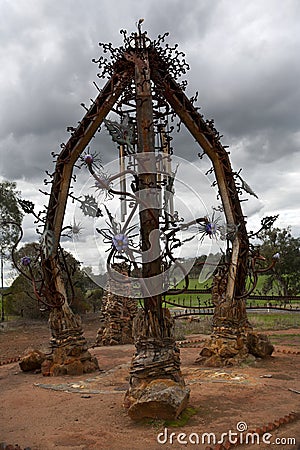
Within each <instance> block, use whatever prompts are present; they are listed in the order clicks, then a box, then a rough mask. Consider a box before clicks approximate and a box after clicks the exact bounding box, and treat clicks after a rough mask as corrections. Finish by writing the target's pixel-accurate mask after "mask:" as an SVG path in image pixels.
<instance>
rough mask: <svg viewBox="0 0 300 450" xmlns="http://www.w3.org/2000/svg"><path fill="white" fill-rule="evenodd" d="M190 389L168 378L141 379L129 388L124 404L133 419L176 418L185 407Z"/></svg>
mask: <svg viewBox="0 0 300 450" xmlns="http://www.w3.org/2000/svg"><path fill="white" fill-rule="evenodd" d="M189 396H190V389H189V388H187V387H185V386H184V385H183V384H180V383H177V382H175V381H173V380H168V379H155V380H152V381H150V382H147V381H142V382H141V383H140V385H139V386H138V387H135V388H130V389H129V390H128V391H127V393H126V396H125V401H124V406H125V408H127V410H128V415H129V417H130V418H131V419H133V420H141V419H142V418H152V419H164V420H171V419H176V418H177V417H178V416H179V414H180V413H181V412H182V411H183V410H184V409H185V408H186V407H187V404H188V401H189Z"/></svg>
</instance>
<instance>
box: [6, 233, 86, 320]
mask: <svg viewBox="0 0 300 450" xmlns="http://www.w3.org/2000/svg"><path fill="white" fill-rule="evenodd" d="M39 252H40V245H39V244H38V243H37V242H32V243H28V244H25V245H24V246H23V247H22V248H20V249H19V250H18V251H17V252H16V253H15V255H14V259H15V261H16V263H17V265H18V266H19V267H20V266H21V260H22V258H23V259H24V258H25V257H27V258H29V259H30V261H31V263H30V270H31V272H32V275H33V277H34V279H35V280H36V283H37V286H38V285H39V283H40V281H39V280H41V279H42V277H41V270H40V269H41V268H40V262H39V258H38V256H39ZM60 265H61V267H62V268H64V270H63V279H64V281H65V283H66V286H67V294H68V301H69V303H70V306H71V308H72V310H73V312H74V313H78V314H82V313H85V312H86V311H87V310H88V309H89V307H90V306H89V303H88V301H87V300H86V298H85V293H86V290H87V286H88V287H89V286H90V280H89V278H88V277H87V276H86V274H85V272H84V271H83V270H81V269H80V263H79V261H77V260H76V259H75V258H74V256H73V255H72V254H71V253H69V252H67V251H65V250H62V252H61V253H60ZM22 271H23V272H24V273H27V272H28V276H29V271H27V270H26V269H25V270H24V268H23V269H22ZM9 297H10V298H9V305H7V308H8V309H7V311H8V312H9V313H10V314H17V315H24V317H28V318H32V319H35V318H41V317H43V315H41V313H40V310H41V309H42V310H43V309H44V308H43V305H42V304H38V302H37V299H36V297H35V295H34V290H33V286H32V283H31V281H30V280H28V279H27V278H26V277H25V276H24V275H23V274H20V275H19V276H18V277H17V278H16V280H15V281H14V283H13V285H12V287H11V289H10V296H9Z"/></svg>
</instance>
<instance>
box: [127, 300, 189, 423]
mask: <svg viewBox="0 0 300 450" xmlns="http://www.w3.org/2000/svg"><path fill="white" fill-rule="evenodd" d="M133 334H134V336H135V347H136V352H135V354H134V355H133V358H132V361H131V367H130V380H129V385H130V386H129V389H128V391H127V393H126V395H125V403H124V406H125V407H126V408H127V409H128V414H129V416H130V417H131V418H132V419H134V420H141V419H143V418H153V419H164V420H166V419H175V418H177V417H178V415H179V414H180V413H181V411H183V410H184V409H185V408H186V406H187V403H188V400H189V395H190V390H189V389H188V388H187V387H186V386H185V383H184V379H183V377H182V374H181V372H180V353H179V349H178V348H177V347H176V342H175V338H174V319H172V317H171V315H170V312H169V310H167V309H163V310H162V313H161V318H160V319H158V316H157V315H156V314H155V313H153V312H150V311H147V313H145V312H144V311H142V310H141V311H139V312H138V314H137V316H136V317H135V319H134V323H133Z"/></svg>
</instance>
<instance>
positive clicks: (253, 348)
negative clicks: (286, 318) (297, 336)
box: [247, 332, 274, 358]
mask: <svg viewBox="0 0 300 450" xmlns="http://www.w3.org/2000/svg"><path fill="white" fill-rule="evenodd" d="M247 346H248V349H249V353H251V355H254V356H256V357H258V358H266V357H267V356H271V355H272V353H273V351H274V346H273V345H272V344H271V342H270V341H269V339H268V336H265V335H264V334H259V333H254V332H249V333H248V334H247Z"/></svg>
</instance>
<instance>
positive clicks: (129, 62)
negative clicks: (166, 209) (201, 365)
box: [39, 22, 268, 418]
mask: <svg viewBox="0 0 300 450" xmlns="http://www.w3.org/2000/svg"><path fill="white" fill-rule="evenodd" d="M123 35H124V46H123V47H120V48H117V49H115V48H113V47H112V45H111V44H102V47H103V49H104V52H105V53H107V52H109V53H110V55H111V59H110V61H107V60H105V59H104V58H103V57H100V59H99V60H98V61H96V62H98V64H99V67H100V68H101V69H102V75H103V76H108V78H109V79H108V82H107V83H106V84H105V86H104V87H103V89H101V90H99V95H98V96H97V98H96V99H95V100H94V101H93V103H92V105H91V107H90V108H89V109H87V112H86V114H85V116H84V117H83V119H82V121H81V122H80V123H79V125H78V127H77V128H74V129H72V130H71V137H70V139H69V141H68V142H67V144H66V145H64V146H63V148H62V151H61V152H60V154H59V155H58V157H57V161H56V167H55V172H54V175H53V178H52V181H51V182H52V188H51V193H50V198H49V205H48V209H47V215H46V220H45V226H44V233H43V237H42V241H43V253H42V268H43V276H44V281H43V283H42V286H41V290H40V293H39V295H40V296H44V297H45V298H47V303H48V304H50V305H51V312H50V328H51V332H52V340H51V345H52V355H51V357H50V358H49V360H48V368H47V370H48V371H49V373H52V374H53V373H64V371H66V370H67V369H66V367H67V366H68V360H70V357H72V358H73V359H72V361H74V360H76V358H77V361H78V363H80V364H82V370H83V372H88V371H91V370H93V369H96V368H97V363H96V361H95V360H94V359H93V358H92V357H91V355H90V354H89V352H88V351H87V345H86V340H85V338H84V337H83V332H82V328H81V325H80V321H79V320H78V319H77V318H76V317H75V316H74V314H73V313H72V311H71V309H70V308H69V306H68V299H67V294H66V289H65V286H64V282H63V278H62V274H61V268H60V263H59V258H58V253H59V242H60V237H61V232H62V229H63V220H64V214H65V208H66V204H67V200H68V196H69V189H70V183H71V180H72V176H73V168H74V165H75V163H76V161H77V160H78V159H79V158H83V160H84V162H85V163H86V165H87V166H88V168H89V170H90V172H91V174H92V175H93V176H95V177H96V180H98V183H100V184H101V183H102V187H103V188H106V189H107V190H108V192H112V193H113V194H115V195H119V194H120V193H119V192H114V189H112V188H111V186H110V185H109V183H106V182H105V181H103V180H101V179H99V178H97V174H96V172H95V168H94V165H93V164H94V161H93V157H92V155H90V154H86V155H85V157H82V156H81V155H82V153H83V151H84V150H85V148H86V147H87V145H88V144H89V142H90V141H91V139H92V138H93V136H94V135H95V133H96V132H97V131H98V130H99V127H100V125H101V124H102V122H103V121H104V120H105V118H106V116H107V115H108V113H109V112H110V111H111V110H112V109H114V110H115V111H117V112H119V114H120V116H121V119H122V120H123V121H124V118H126V114H127V113H126V109H124V107H125V106H126V107H127V111H128V105H130V107H131V108H132V105H133V111H134V112H133V113H131V117H132V120H133V125H132V128H130V127H128V124H126V126H124V127H123V129H121V132H122V130H123V131H124V134H123V136H119V138H115V139H116V142H117V143H118V144H119V148H120V150H122V151H123V152H124V153H125V154H127V155H129V154H133V155H134V158H135V163H136V165H137V166H138V170H137V171H132V170H131V171H130V170H129V169H127V172H128V173H129V172H130V173H131V174H132V175H133V177H134V183H133V184H134V198H135V199H137V200H136V201H137V205H138V208H139V220H140V231H141V234H140V241H141V254H142V255H143V257H142V261H141V264H140V266H139V269H138V268H136V270H137V272H138V273H139V277H140V278H141V279H142V280H143V283H142V288H141V289H142V291H141V292H142V293H143V308H142V309H140V311H139V313H138V314H137V316H136V318H135V321H134V326H133V333H134V339H135V345H136V353H135V355H134V356H133V359H132V363H131V369H130V386H129V389H128V391H127V393H126V397H125V406H126V407H127V408H128V412H129V415H130V416H131V417H132V418H141V417H143V416H145V417H149V416H150V417H161V418H170V417H176V416H177V415H178V414H179V413H180V412H181V411H182V410H183V409H184V408H185V406H186V405H187V402H188V398H189V389H187V388H186V387H185V383H184V380H183V378H182V375H181V372H180V357H179V350H178V349H177V347H176V343H175V339H174V321H173V320H172V318H171V317H170V314H169V311H168V309H164V308H163V307H162V295H161V294H162V292H164V286H163V282H162V279H163V278H162V275H163V274H164V271H165V266H164V264H165V262H164V261H163V259H162V255H161V249H160V239H159V230H160V228H161V227H162V223H163V226H164V227H165V230H168V229H169V234H168V236H169V238H170V239H172V238H173V237H174V234H175V232H176V230H180V226H179V225H178V224H176V219H175V218H174V216H172V214H170V213H168V214H165V215H164V217H163V220H162V219H161V213H160V208H159V206H157V204H156V203H155V202H156V200H155V199H156V197H155V195H153V192H157V191H158V190H160V189H161V188H162V183H161V179H162V178H161V177H162V176H165V175H166V176H169V175H170V174H167V173H165V172H163V171H162V172H161V173H159V171H157V169H156V168H155V169H153V167H154V166H156V164H157V161H158V159H159V158H157V155H158V153H157V148H156V144H155V139H156V136H157V135H160V142H161V144H160V145H161V148H160V151H161V153H164V152H165V156H166V157H167V158H168V157H169V156H170V146H169V145H168V143H169V135H168V132H167V131H166V123H167V118H168V116H169V115H170V114H174V115H176V116H178V117H179V119H180V120H181V122H182V123H183V124H184V125H185V126H186V127H187V129H188V130H189V132H190V133H191V134H192V136H193V137H194V138H195V140H196V141H197V143H198V144H199V146H200V147H201V148H202V150H203V152H204V153H205V154H206V155H207V156H208V157H209V159H210V160H211V162H212V165H213V172H214V175H215V178H216V182H217V186H218V190H219V196H220V199H221V203H222V208H223V211H224V215H225V217H226V226H227V229H228V230H230V233H227V234H226V240H227V253H226V258H225V261H224V264H223V265H222V267H221V268H220V270H219V272H218V273H217V275H216V277H215V282H214V291H213V292H214V294H213V295H214V302H215V306H216V313H215V316H214V322H213V325H214V329H213V335H212V341H211V344H210V346H209V348H207V349H206V350H205V351H204V352H203V354H202V357H203V358H205V357H207V358H210V359H214V358H215V359H217V361H218V363H219V364H226V363H228V361H229V360H230V361H229V363H230V362H231V363H232V362H233V361H236V362H238V361H239V360H241V359H242V358H244V357H245V356H246V355H247V354H249V352H250V351H251V350H250V347H249V338H247V336H248V335H249V332H250V331H251V326H250V324H249V322H248V320H247V315H246V308H245V296H246V277H247V273H248V268H249V259H251V252H250V246H249V240H248V235H247V231H246V224H245V218H244V215H243V212H242V209H241V205H240V200H239V189H240V188H239V187H238V186H237V183H236V180H237V174H235V173H234V172H233V170H232V168H231V164H230V160H229V156H228V152H227V151H226V150H225V148H224V147H223V146H222V144H221V143H220V136H219V133H218V132H217V130H216V129H215V128H214V125H213V122H212V121H205V120H204V119H203V116H202V115H201V114H199V112H198V110H197V108H196V107H195V106H194V104H193V101H192V100H190V99H188V98H187V96H186V95H185V93H184V85H182V84H179V82H178V81H177V80H178V78H179V77H180V76H181V75H182V73H185V72H186V70H187V68H188V66H187V64H186V63H185V61H184V59H183V57H182V53H180V52H178V51H177V46H175V47H174V48H171V47H169V46H168V44H164V40H165V37H166V35H164V36H159V38H158V40H157V41H151V40H150V39H149V38H148V37H147V34H146V33H145V32H142V31H141V22H140V23H139V25H138V32H137V33H133V34H132V35H130V36H129V37H128V36H127V34H126V33H125V32H123ZM122 108H123V109H122ZM108 126H109V122H108ZM119 131H120V130H119ZM130 134H131V135H130ZM112 135H113V134H112ZM121 138H122V139H121ZM165 149H167V150H166V151H165ZM160 156H161V154H160ZM124 170H125V172H126V168H125V169H124ZM127 172H126V173H127ZM169 180H170V177H169ZM123 194H124V193H123ZM131 197H133V194H131ZM86 201H89V202H90V204H89V207H90V208H94V213H95V215H97V213H99V211H98V210H97V205H95V204H94V203H93V201H91V198H90V197H89V198H87V197H86ZM145 204H146V206H147V207H145ZM171 216H172V217H171ZM171 222H172V223H171ZM193 225H194V226H199V227H202V229H204V230H205V232H206V233H207V234H214V233H216V224H215V223H212V222H210V221H209V220H208V218H207V217H203V218H199V219H195V220H194V221H193ZM168 227H169V228H168ZM172 227H173V228H172ZM203 227H204V228H203ZM172 229H173V231H172ZM170 230H171V231H170ZM114 239H115V240H116V236H114ZM117 240H118V242H117V243H116V242H115V241H113V240H112V243H113V245H114V248H113V253H112V254H115V253H116V251H118V246H119V247H120V246H121V247H122V246H123V247H122V248H125V247H126V246H127V241H126V240H125V238H124V234H122V235H120V234H119V235H118V236H117ZM120 253H122V250H120ZM145 255H147V256H145ZM129 259H130V258H129ZM131 262H132V261H131ZM184 275H185V279H186V278H187V276H188V274H187V273H185V274H184ZM147 280H148V281H147ZM149 280H150V282H149ZM153 280H155V283H156V285H155V288H153V283H154V281H153ZM186 282H187V281H186ZM257 339H258V340H259V337H258V338H257ZM216 342H217V345H216ZM232 348H234V351H232ZM220 349H221V353H220V351H219V350H220ZM266 353H268V351H267V352H266ZM55 371H56V372H55Z"/></svg>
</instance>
